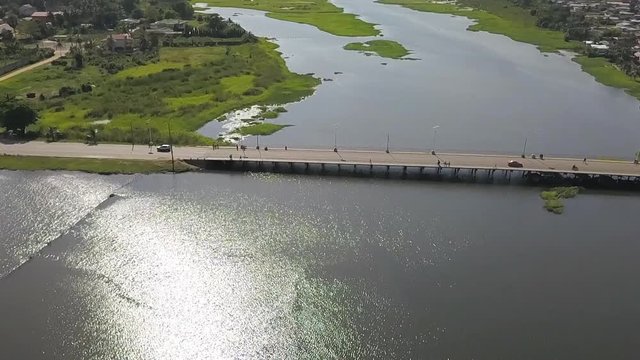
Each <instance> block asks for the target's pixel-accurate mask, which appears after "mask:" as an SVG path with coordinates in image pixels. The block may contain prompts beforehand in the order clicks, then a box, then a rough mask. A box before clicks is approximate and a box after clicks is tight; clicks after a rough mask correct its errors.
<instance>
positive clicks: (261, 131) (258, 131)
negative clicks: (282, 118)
mask: <svg viewBox="0 0 640 360" xmlns="http://www.w3.org/2000/svg"><path fill="white" fill-rule="evenodd" d="M287 126H290V125H279V124H272V123H267V122H263V123H257V124H251V125H247V126H243V127H241V128H240V129H238V132H239V133H240V134H241V135H245V136H246V135H263V136H264V135H271V134H273V133H275V132H276V131H279V130H281V129H282V128H285V127H287Z"/></svg>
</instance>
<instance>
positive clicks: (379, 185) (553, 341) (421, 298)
mask: <svg viewBox="0 0 640 360" xmlns="http://www.w3.org/2000/svg"><path fill="white" fill-rule="evenodd" d="M0 177H1V178H2V182H0V194H2V195H0V196H2V199H1V200H2V201H1V202H0V204H1V205H0V206H2V213H3V218H2V223H1V227H2V230H3V233H4V234H5V236H3V237H2V239H3V240H2V242H0V253H1V254H3V255H2V259H0V261H1V263H0V268H1V269H2V275H1V276H2V279H1V280H0V318H1V319H2V321H0V347H1V348H2V354H3V358H7V359H11V358H12V359H20V358H22V359H27V358H28V359H80V358H84V359H88V358H93V359H113V358H128V359H221V358H225V359H268V358H270V359H327V358H339V359H374V358H377V359H394V358H395V359H408V358H420V359H581V360H584V359H605V358H606V359H634V358H635V356H636V355H637V340H638V339H639V338H640V332H639V331H638V328H637V324H638V321H639V320H640V301H638V300H639V299H640V287H639V286H638V283H637V279H636V274H638V272H639V271H640V263H639V262H638V261H637V254H638V253H640V242H638V241H637V236H634V234H636V233H637V229H636V226H635V223H634V222H633V221H629V220H628V219H629V214H637V213H638V212H639V211H640V201H638V199H637V196H616V195H612V194H609V195H607V194H602V193H589V192H588V193H586V194H581V195H580V196H578V197H577V198H575V199H572V200H569V201H567V204H566V205H567V209H566V212H565V214H563V215H562V216H557V215H552V214H549V213H547V212H545V211H544V210H543V209H542V202H541V200H540V199H539V198H538V190H537V189H534V188H522V187H516V186H492V185H464V186H460V185H454V184H441V183H423V182H412V181H394V180H387V181H385V180H369V179H353V178H348V179H345V178H329V179H326V178H319V177H312V176H293V175H255V174H254V175H252V174H244V175H243V174H237V173H230V174H223V173H205V174H181V175H175V176H173V175H170V174H168V175H147V176H137V177H129V176H124V177H113V176H98V175H86V174H77V173H64V172H32V173H28V172H4V171H3V172H0ZM111 193H113V194H114V195H115V196H112V197H109V194H111ZM47 243H49V245H48V246H47ZM30 258H31V260H29V259H30ZM20 264H23V265H22V266H20V267H18V268H17V269H16V270H13V271H12V270H11V269H14V268H16V267H17V266H18V265H20Z"/></svg>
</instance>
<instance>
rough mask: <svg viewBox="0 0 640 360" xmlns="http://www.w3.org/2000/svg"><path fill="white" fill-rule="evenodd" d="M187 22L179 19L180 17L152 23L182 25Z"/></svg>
mask: <svg viewBox="0 0 640 360" xmlns="http://www.w3.org/2000/svg"><path fill="white" fill-rule="evenodd" d="M186 23H187V22H186V21H184V20H179V19H164V20H160V21H156V22H154V23H153V24H151V25H182V24H186Z"/></svg>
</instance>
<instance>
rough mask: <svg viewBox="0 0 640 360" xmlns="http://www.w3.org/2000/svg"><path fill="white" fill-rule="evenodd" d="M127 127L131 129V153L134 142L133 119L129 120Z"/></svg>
mask: <svg viewBox="0 0 640 360" xmlns="http://www.w3.org/2000/svg"><path fill="white" fill-rule="evenodd" d="M129 127H130V128H131V151H133V147H134V146H135V141H134V140H133V119H131V120H129Z"/></svg>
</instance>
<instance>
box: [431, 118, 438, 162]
mask: <svg viewBox="0 0 640 360" xmlns="http://www.w3.org/2000/svg"><path fill="white" fill-rule="evenodd" d="M439 128H440V125H436V126H434V127H433V143H432V144H433V149H431V154H433V155H435V154H436V138H437V136H438V129H439Z"/></svg>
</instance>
